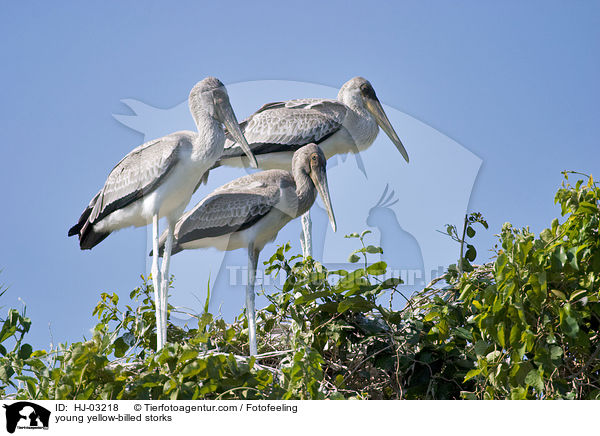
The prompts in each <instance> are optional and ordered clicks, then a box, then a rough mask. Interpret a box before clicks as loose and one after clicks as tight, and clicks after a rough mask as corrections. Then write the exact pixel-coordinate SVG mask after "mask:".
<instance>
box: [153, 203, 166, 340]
mask: <svg viewBox="0 0 600 436" xmlns="http://www.w3.org/2000/svg"><path fill="white" fill-rule="evenodd" d="M158 238H159V235H158V214H154V215H153V216H152V270H151V272H152V285H153V286H154V309H155V313H156V350H157V351H158V350H160V349H161V348H162V347H163V345H164V340H163V338H162V330H161V328H160V326H161V324H162V323H161V318H162V311H161V298H160V292H161V280H160V271H159V270H158Z"/></svg>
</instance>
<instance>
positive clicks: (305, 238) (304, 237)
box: [300, 209, 312, 257]
mask: <svg viewBox="0 0 600 436" xmlns="http://www.w3.org/2000/svg"><path fill="white" fill-rule="evenodd" d="M300 243H301V244H302V255H303V256H304V257H308V256H312V221H311V219H310V209H309V210H308V211H307V212H306V213H305V214H304V215H302V233H301V234H300Z"/></svg>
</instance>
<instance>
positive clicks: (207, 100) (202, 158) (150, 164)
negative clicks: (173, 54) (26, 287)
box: [69, 77, 257, 349]
mask: <svg viewBox="0 0 600 436" xmlns="http://www.w3.org/2000/svg"><path fill="white" fill-rule="evenodd" d="M188 102H189V106H190V112H191V113H192V116H193V117H194V121H195V122H196V127H197V132H192V131H181V132H176V133H172V134H170V135H167V136H163V137H162V138H158V139H155V140H153V141H149V142H146V143H145V144H142V145H140V146H139V147H137V148H135V149H134V150H133V151H131V152H130V153H129V154H128V155H127V156H125V157H124V158H123V159H122V160H121V161H120V162H119V163H118V164H117V165H116V166H115V167H114V168H113V170H112V171H111V172H110V174H109V175H108V178H107V179H106V183H105V184H104V187H103V188H102V189H101V190H100V192H98V194H96V195H95V196H94V198H93V199H92V201H91V202H90V204H89V205H88V206H87V208H86V209H85V210H84V211H83V213H82V214H81V217H80V218H79V221H78V222H77V224H75V225H74V226H73V227H71V229H70V230H69V236H74V235H79V246H80V247H81V249H82V250H89V249H91V248H93V247H94V246H96V245H97V244H99V243H100V242H101V241H103V240H104V238H106V237H107V236H108V235H109V234H110V233H111V232H114V231H116V230H119V229H122V228H125V227H130V226H135V227H140V226H145V225H147V224H149V223H150V222H151V223H152V246H153V247H154V251H155V252H157V251H158V250H157V249H158V236H159V232H158V221H159V219H160V218H162V217H166V218H167V231H166V236H165V238H164V240H165V246H166V249H165V256H164V259H163V261H162V266H161V269H162V271H159V269H158V256H154V259H153V260H152V281H153V285H154V300H155V306H156V329H157V349H161V348H162V347H163V346H164V344H165V342H166V340H167V292H168V287H169V260H170V254H171V245H172V241H173V229H174V226H175V223H176V222H177V220H178V219H179V217H181V214H182V213H183V210H184V209H185V206H186V205H187V204H188V203H189V201H190V198H191V197H192V194H193V193H194V191H195V189H196V188H197V187H198V185H199V183H200V180H201V179H202V177H203V176H204V173H205V172H206V171H207V170H208V169H209V168H211V167H212V166H213V165H214V164H215V162H216V161H217V159H218V158H219V157H220V156H221V153H222V152H223V146H224V144H225V131H224V129H223V126H222V124H224V125H225V126H226V127H227V131H228V134H229V135H231V137H232V138H234V140H235V141H236V143H237V144H239V145H240V147H241V149H242V150H244V152H245V153H247V156H248V159H250V164H251V165H252V166H253V167H255V168H256V166H257V163H256V159H255V158H254V156H253V155H252V152H251V151H250V149H249V147H248V143H247V142H246V139H245V138H244V135H243V134H242V132H241V131H240V127H239V125H238V122H237V119H236V117H235V114H234V112H233V109H232V108H231V104H230V103H229V97H228V95H227V91H226V89H225V86H224V85H223V84H222V83H221V82H220V81H219V80H218V79H216V78H214V77H208V78H206V79H204V80H202V81H201V82H198V83H197V84H196V86H194V88H193V89H192V91H191V92H190V96H189V100H188Z"/></svg>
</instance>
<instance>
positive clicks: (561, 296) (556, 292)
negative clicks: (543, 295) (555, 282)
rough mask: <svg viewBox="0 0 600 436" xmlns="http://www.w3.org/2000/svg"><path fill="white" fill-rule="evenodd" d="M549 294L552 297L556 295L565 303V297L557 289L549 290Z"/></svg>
mask: <svg viewBox="0 0 600 436" xmlns="http://www.w3.org/2000/svg"><path fill="white" fill-rule="evenodd" d="M550 292H552V293H553V294H554V295H556V296H557V297H558V298H560V299H561V300H563V301H567V296H566V295H565V293H564V292H562V291H559V290H558V289H550Z"/></svg>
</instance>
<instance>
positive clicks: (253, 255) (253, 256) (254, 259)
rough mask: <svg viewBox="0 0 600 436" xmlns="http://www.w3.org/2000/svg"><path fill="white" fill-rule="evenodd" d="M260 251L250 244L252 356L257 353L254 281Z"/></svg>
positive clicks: (248, 295)
mask: <svg viewBox="0 0 600 436" xmlns="http://www.w3.org/2000/svg"><path fill="white" fill-rule="evenodd" d="M258 255H259V251H258V250H255V249H254V244H250V245H249V246H248V284H247V285H246V317H247V318H248V339H249V342H250V356H255V355H256V349H257V347H256V312H255V309H254V281H255V279H256V265H257V264H258Z"/></svg>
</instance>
